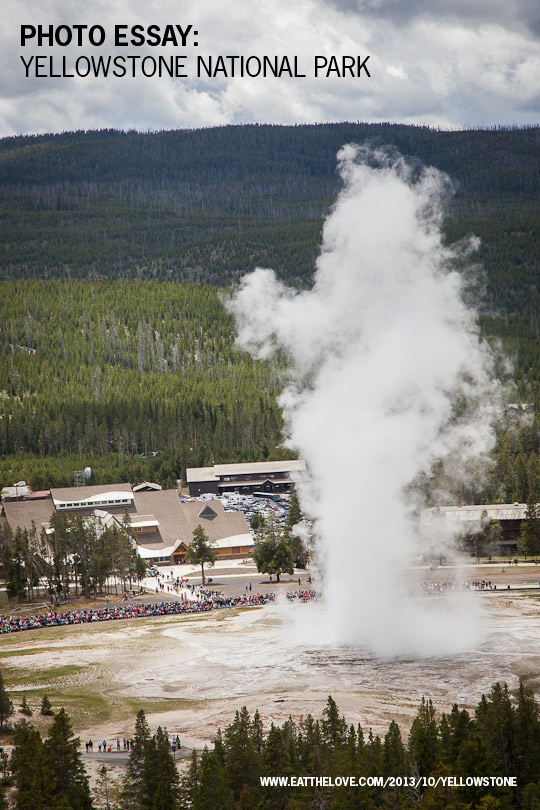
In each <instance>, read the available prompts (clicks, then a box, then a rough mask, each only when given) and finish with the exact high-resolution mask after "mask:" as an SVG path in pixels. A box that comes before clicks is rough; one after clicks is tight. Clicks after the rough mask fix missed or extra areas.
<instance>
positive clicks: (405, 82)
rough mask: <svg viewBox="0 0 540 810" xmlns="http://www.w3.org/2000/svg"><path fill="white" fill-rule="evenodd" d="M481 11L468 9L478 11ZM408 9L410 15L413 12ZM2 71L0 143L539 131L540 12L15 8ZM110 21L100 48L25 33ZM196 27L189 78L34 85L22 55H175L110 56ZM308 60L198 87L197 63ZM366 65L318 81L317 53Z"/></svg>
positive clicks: (169, 5)
mask: <svg viewBox="0 0 540 810" xmlns="http://www.w3.org/2000/svg"><path fill="white" fill-rule="evenodd" d="M471 5H472V9H471V8H470V6H471ZM405 7H406V9H405ZM4 20H5V22H4V24H3V32H2V41H1V44H2V48H1V50H0V70H1V71H2V76H3V82H2V95H1V98H0V134H2V135H7V134H13V133H18V132H43V131H57V130H58V129H77V128H96V127H122V128H131V127H135V128H141V129H162V128H170V127H200V126H211V125H218V124H225V123H229V122H231V123H240V122H242V121H245V122H248V121H249V122H252V121H261V122H269V123H287V124H290V123H297V122H299V123H300V122H308V121H335V120H364V121H380V120H393V121H404V122H409V123H429V124H434V125H437V124H438V125H442V126H452V127H456V126H457V127H459V126H463V125H471V124H489V123H531V122H534V121H537V120H538V91H537V88H538V87H539V83H538V78H539V76H540V54H539V51H538V43H537V38H536V36H535V34H534V33H533V32H534V25H535V19H534V6H533V5H531V4H528V3H525V2H522V3H521V4H520V5H517V4H516V5H515V6H513V7H512V6H511V5H509V4H508V3H502V2H501V3H498V2H496V0H489V2H488V0H484V1H483V2H479V3H475V4H465V3H464V2H463V3H462V2H461V0H454V2H447V3H444V4H443V3H438V2H436V3H430V4H424V3H421V2H411V3H410V4H409V3H407V4H403V3H397V2H390V0H377V2H371V0H370V2H367V0H365V1H364V2H361V3H360V2H359V3H356V2H353V0H350V2H349V0H347V2H344V3H340V2H337V0H336V2H331V0H325V1H324V2H317V0H299V2H295V3H291V2H290V0H274V2H273V3H272V4H268V3H263V2H261V1H260V0H256V1H255V2H250V3H242V4H240V3H237V2H233V0H223V2H220V3H219V4H218V3H217V2H216V0H199V2H195V0H186V2H185V3H183V4H182V7H181V9H180V10H179V6H178V5H177V4H176V3H174V2H172V0H159V2H154V3H152V6H151V8H149V7H148V4H146V3H143V2H141V0H135V2H129V0H121V2H118V3H116V4H114V5H108V4H106V3H105V2H101V0H100V2H94V3H93V5H92V8H91V9H89V7H88V4H87V3H85V2H82V0H80V2H78V1H77V0H70V1H69V4H68V5H67V6H66V4H65V3H63V2H60V0H44V2H43V3H41V4H40V6H39V8H38V7H36V6H35V5H34V4H33V3H31V2H28V0H7V3H6V4H5V10H4ZM39 23H42V24H43V25H48V24H49V23H52V24H57V25H58V24H66V25H67V24H75V23H86V24H88V25H92V24H100V25H103V26H104V27H105V29H106V31H107V35H108V37H107V43H106V45H104V46H103V47H102V48H94V49H92V48H90V47H81V48H77V47H73V46H70V47H65V48H61V47H59V46H55V47H54V48H47V47H44V48H37V47H35V46H27V47H25V48H21V47H20V44H19V26H20V25H21V24H39ZM135 23H141V24H142V25H145V26H148V25H150V24H157V25H160V26H162V27H164V26H165V25H167V24H181V25H186V24H190V23H191V24H193V25H194V26H195V28H196V29H197V30H198V31H199V35H198V37H197V39H198V42H199V46H198V47H197V48H195V47H192V46H190V47H189V48H188V49H187V50H186V51H185V53H186V54H187V56H188V60H187V64H188V66H189V68H188V70H189V74H190V78H189V79H175V80H172V79H169V78H157V77H154V78H144V77H143V78H135V79H133V78H124V79H115V78H111V77H109V78H107V79H102V80H98V79H70V78H25V77H24V68H23V65H22V62H21V61H20V55H21V54H22V55H24V56H25V58H28V56H29V55H32V54H35V53H46V54H47V55H50V54H52V55H53V56H54V58H55V60H56V61H55V65H56V67H57V68H58V67H59V66H60V60H61V58H62V57H65V58H66V62H67V65H68V67H69V66H72V65H73V63H74V62H75V60H76V58H77V56H80V55H92V54H93V55H94V56H99V55H103V56H107V55H113V56H114V55H119V54H120V55H124V56H125V55H126V54H138V55H140V56H146V55H151V56H154V57H157V56H159V55H169V54H171V53H180V51H174V49H168V48H152V47H150V46H146V47H144V48H134V47H130V48H124V49H121V48H117V49H116V50H115V49H114V47H113V46H112V43H111V40H112V34H113V30H114V25H115V24H129V25H133V24H135ZM199 54H200V55H201V56H208V55H218V54H222V55H244V56H249V55H257V56H262V55H264V54H267V55H274V54H277V55H280V56H284V55H287V56H289V57H293V56H294V55H296V56H298V64H299V68H300V71H301V72H304V73H307V74H308V77H307V78H297V79H288V78H281V79H274V78H267V79H264V78H249V77H244V78H219V79H218V78H215V79H209V78H207V79H197V78H196V76H195V60H196V57H197V55H199ZM317 54H320V55H327V56H328V55H332V54H334V55H336V56H337V57H338V58H341V56H343V55H352V56H356V55H360V56H361V59H363V58H364V57H365V56H367V55H368V54H369V55H370V59H369V62H368V67H369V70H370V73H371V78H367V76H365V75H363V76H362V77H361V78H352V77H350V76H348V77H347V78H338V77H336V76H335V75H334V76H331V77H329V78H325V77H319V78H318V79H315V78H313V75H312V74H313V59H314V56H315V55H317Z"/></svg>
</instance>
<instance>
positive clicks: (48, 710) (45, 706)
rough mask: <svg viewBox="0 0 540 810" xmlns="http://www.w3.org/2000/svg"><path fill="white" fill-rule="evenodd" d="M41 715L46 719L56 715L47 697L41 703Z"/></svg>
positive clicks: (44, 696)
mask: <svg viewBox="0 0 540 810" xmlns="http://www.w3.org/2000/svg"><path fill="white" fill-rule="evenodd" d="M39 713H40V714H43V715H45V716H46V717H51V716H52V715H53V714H54V712H53V708H52V705H51V701H50V700H49V698H48V697H47V695H43V700H42V701H41V708H40V710H39Z"/></svg>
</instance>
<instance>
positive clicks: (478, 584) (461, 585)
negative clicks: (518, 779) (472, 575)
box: [422, 579, 510, 593]
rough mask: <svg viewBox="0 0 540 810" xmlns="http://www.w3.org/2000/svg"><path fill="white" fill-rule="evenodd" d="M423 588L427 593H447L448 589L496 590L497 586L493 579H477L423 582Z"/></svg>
mask: <svg viewBox="0 0 540 810" xmlns="http://www.w3.org/2000/svg"><path fill="white" fill-rule="evenodd" d="M508 587H510V586H508ZM422 589H423V590H424V591H425V592H426V593H446V592H448V591H496V590H497V586H496V585H493V584H492V582H491V580H486V579H482V580H480V579H475V580H473V581H472V582H468V581H467V582H456V581H455V580H450V581H448V582H423V583H422Z"/></svg>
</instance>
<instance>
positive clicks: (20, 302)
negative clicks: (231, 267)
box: [0, 280, 290, 489]
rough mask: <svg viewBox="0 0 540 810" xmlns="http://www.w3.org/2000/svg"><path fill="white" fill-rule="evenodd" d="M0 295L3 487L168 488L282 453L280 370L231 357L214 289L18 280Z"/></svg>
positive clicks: (230, 336) (229, 331)
mask: <svg viewBox="0 0 540 810" xmlns="http://www.w3.org/2000/svg"><path fill="white" fill-rule="evenodd" d="M3 290H4V293H5V294H4V295H3V296H2V298H1V300H0V345H1V346H2V351H1V359H0V391H1V392H2V395H1V399H0V452H1V453H2V455H3V456H5V457H7V458H5V459H4V461H3V462H2V466H3V470H2V472H0V476H1V475H2V473H3V476H4V480H3V483H4V485H5V484H7V483H13V482H14V481H15V479H17V474H18V473H20V475H19V478H20V477H21V476H22V477H23V478H26V477H28V478H29V479H30V481H31V483H32V486H33V487H34V488H35V489H39V488H41V487H46V486H51V485H61V484H63V483H65V484H68V485H69V484H71V483H72V482H73V471H74V470H76V469H80V468H81V466H85V465H86V464H89V465H90V466H91V467H92V471H93V477H92V480H93V481H94V482H95V483H104V482H105V481H108V480H131V481H134V480H144V479H145V478H147V477H149V478H151V479H152V480H154V479H157V480H159V481H160V482H162V483H164V484H165V485H169V486H176V479H177V478H179V477H182V475H183V472H184V471H185V467H186V466H199V465H204V464H212V463H214V462H216V463H218V462H220V461H234V460H239V461H241V460H247V459H252V458H278V457H279V453H280V452H281V453H283V451H282V450H280V449H279V448H278V446H277V445H279V443H280V436H281V418H280V413H279V409H278V407H277V404H276V396H277V394H278V392H279V390H280V387H281V385H282V379H281V375H280V371H279V368H278V367H277V366H275V365H272V364H268V363H265V364H263V363H257V362H255V361H253V360H252V359H251V358H250V357H249V356H248V355H247V354H245V353H243V352H240V351H238V350H237V349H236V348H235V347H234V331H233V324H232V319H231V317H230V316H229V315H228V314H227V312H226V311H225V309H224V307H223V305H222V303H221V300H220V295H219V291H218V290H216V289H215V288H213V287H209V286H201V285H196V284H172V283H169V282H165V283H158V282H137V281H134V282H122V281H116V282H100V283H96V282H83V281H71V282H66V281H30V280H28V281H20V282H4V284H3ZM288 452H289V454H290V451H288ZM29 454H33V455H34V456H37V457H38V458H30V457H29ZM276 454H277V455H276ZM53 459H54V460H55V461H54V463H53ZM8 470H10V471H11V472H10V473H9V475H10V477H11V478H13V476H15V478H14V481H10V480H8V479H7V478H6V476H7V475H8V472H7V471H8ZM111 476H112V478H111Z"/></svg>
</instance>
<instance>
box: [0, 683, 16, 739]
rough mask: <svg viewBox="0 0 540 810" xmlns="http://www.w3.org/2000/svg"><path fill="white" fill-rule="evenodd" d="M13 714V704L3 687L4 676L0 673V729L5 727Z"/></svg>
mask: <svg viewBox="0 0 540 810" xmlns="http://www.w3.org/2000/svg"><path fill="white" fill-rule="evenodd" d="M13 712H14V709H13V703H12V701H11V698H10V697H9V694H8V691H7V689H6V687H5V684H4V676H3V675H2V673H1V672H0V729H3V728H5V727H6V726H7V722H8V720H9V718H10V717H11V715H12V714H13Z"/></svg>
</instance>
